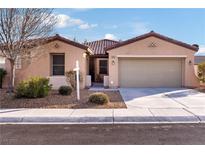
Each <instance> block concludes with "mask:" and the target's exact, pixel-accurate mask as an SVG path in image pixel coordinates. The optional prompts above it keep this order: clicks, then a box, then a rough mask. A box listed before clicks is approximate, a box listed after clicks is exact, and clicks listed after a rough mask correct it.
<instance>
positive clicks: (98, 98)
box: [88, 92, 109, 104]
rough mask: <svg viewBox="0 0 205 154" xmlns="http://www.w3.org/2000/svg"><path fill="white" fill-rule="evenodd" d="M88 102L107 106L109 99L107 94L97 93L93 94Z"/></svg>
mask: <svg viewBox="0 0 205 154" xmlns="http://www.w3.org/2000/svg"><path fill="white" fill-rule="evenodd" d="M88 101H89V102H91V103H95V104H105V103H108V102H109V98H108V96H107V95H106V94H104V93H101V92H97V93H93V94H91V95H90V96H89V100H88Z"/></svg>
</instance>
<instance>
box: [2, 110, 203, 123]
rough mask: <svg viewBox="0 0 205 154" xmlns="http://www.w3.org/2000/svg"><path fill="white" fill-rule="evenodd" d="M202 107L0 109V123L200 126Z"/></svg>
mask: <svg viewBox="0 0 205 154" xmlns="http://www.w3.org/2000/svg"><path fill="white" fill-rule="evenodd" d="M203 122H205V108H191V109H189V110H187V109H179V108H177V109H174V108H172V109H170V108H169V109H166V108H164V109H162V108H161V109H157V108H153V109H143V108H135V109H0V123H1V124H2V123H32V124H33V123H45V124H47V123H65V124H92V123H100V124H119V123H203Z"/></svg>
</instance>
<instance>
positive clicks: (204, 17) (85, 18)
mask: <svg viewBox="0 0 205 154" xmlns="http://www.w3.org/2000/svg"><path fill="white" fill-rule="evenodd" d="M54 14H55V15H56V16H57V17H58V23H57V25H56V27H55V31H54V33H58V34H60V35H62V36H64V37H67V38H69V39H74V38H75V39H76V40H77V41H78V42H83V41H85V40H87V41H94V40H100V39H104V38H107V39H113V40H122V41H123V40H126V39H130V38H133V37H136V36H139V35H142V34H144V33H147V32H150V31H151V30H154V31H155V32H157V33H160V34H162V35H165V36H168V37H171V38H174V39H177V40H179V41H183V42H185V43H189V44H198V45H199V46H200V50H199V52H198V53H197V55H205V9H140V8H136V9H116V8H114V9H54Z"/></svg>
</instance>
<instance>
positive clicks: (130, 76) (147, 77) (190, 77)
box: [106, 31, 199, 88]
mask: <svg viewBox="0 0 205 154" xmlns="http://www.w3.org/2000/svg"><path fill="white" fill-rule="evenodd" d="M106 50H107V53H108V55H109V87H112V88H119V87H120V88H121V87H126V88H127V87H134V88H135V87H136V88H158V87H166V88H167V87H174V88H177V87H193V88H194V87H197V86H199V80H198V78H197V74H195V70H194V54H195V53H196V52H197V51H198V47H197V46H195V45H189V44H186V43H183V42H181V41H177V40H175V39H172V38H169V37H166V36H163V35H161V34H158V33H155V32H153V31H151V32H150V33H147V34H144V35H141V36H138V37H135V38H132V39H129V40H126V41H122V42H120V43H118V44H115V45H113V46H111V47H109V48H107V49H106Z"/></svg>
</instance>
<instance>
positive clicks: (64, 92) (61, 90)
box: [58, 86, 72, 95]
mask: <svg viewBox="0 0 205 154" xmlns="http://www.w3.org/2000/svg"><path fill="white" fill-rule="evenodd" d="M58 92H59V93H60V94H61V95H70V94H71V93H72V88H71V87H70V86H61V87H60V88H59V89H58Z"/></svg>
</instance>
